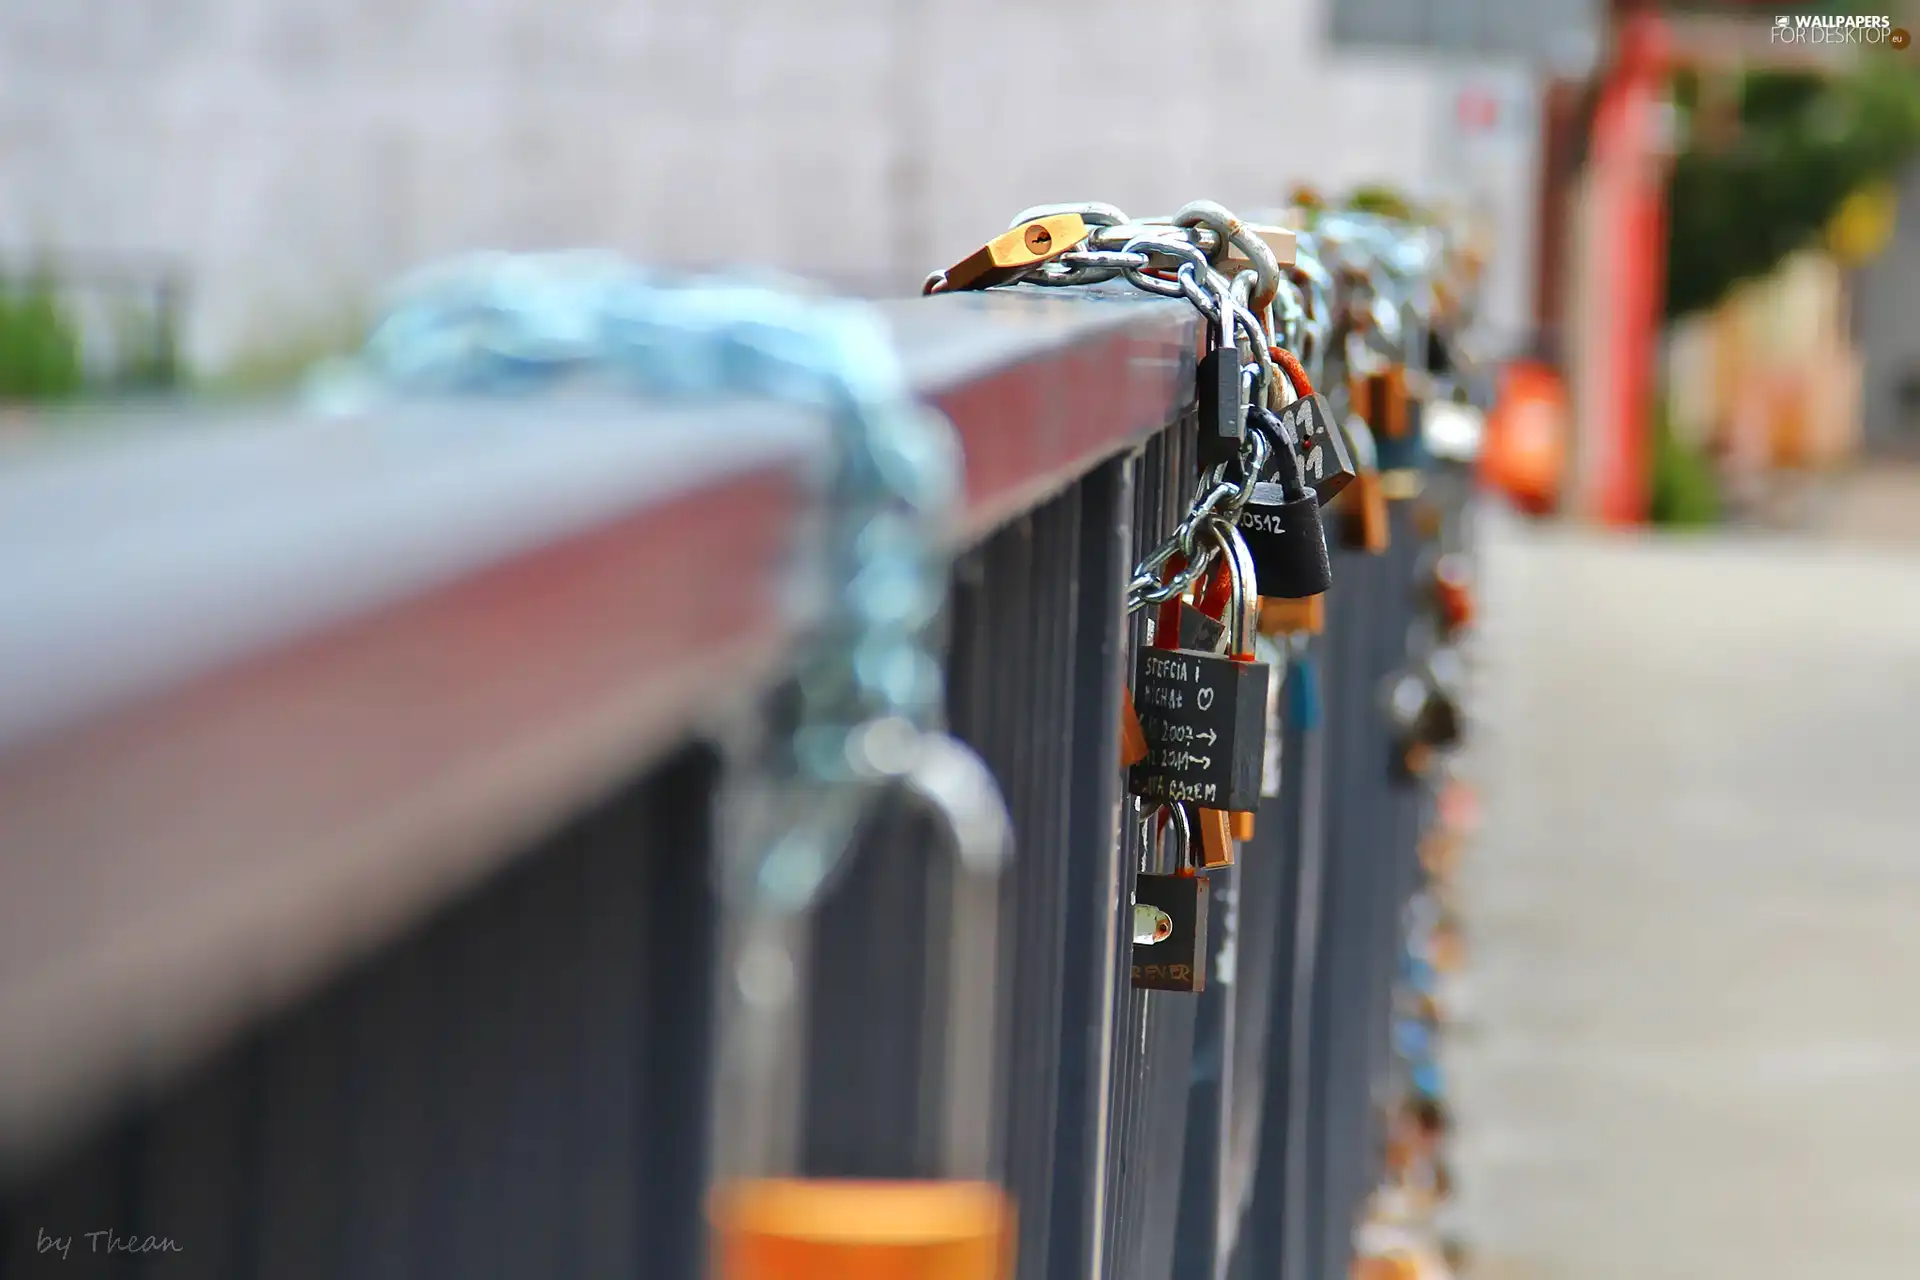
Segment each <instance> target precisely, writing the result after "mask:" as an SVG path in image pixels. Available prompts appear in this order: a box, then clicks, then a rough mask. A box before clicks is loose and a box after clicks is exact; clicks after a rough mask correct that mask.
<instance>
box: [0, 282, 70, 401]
mask: <svg viewBox="0 0 1920 1280" xmlns="http://www.w3.org/2000/svg"><path fill="white" fill-rule="evenodd" d="M81 380H82V371H81V365H80V335H79V333H78V331H77V330H76V329H75V327H74V324H73V321H72V320H71V319H70V318H69V317H68V316H67V314H66V312H65V311H64V310H63V309H62V308H61V306H60V302H59V298H58V295H57V292H56V288H55V284H54V280H53V277H52V276H51V274H49V273H46V272H36V273H35V274H34V275H33V277H32V278H30V279H28V280H25V281H22V282H9V281H5V280H0V401H6V400H12V401H22V400H25V401H43V400H65V399H68V398H70V397H72V396H75V395H77V394H79V392H80V386H81Z"/></svg>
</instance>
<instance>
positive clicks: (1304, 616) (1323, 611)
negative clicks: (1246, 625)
mask: <svg viewBox="0 0 1920 1280" xmlns="http://www.w3.org/2000/svg"><path fill="white" fill-rule="evenodd" d="M1326 629H1327V597H1326V594H1325V593H1324V592H1322V593H1321V594H1320V595H1317V596H1303V597H1301V598H1300V599H1298V600H1273V599H1268V598H1266V597H1262V598H1261V600H1260V634H1261V635H1266V636H1284V635H1292V634H1294V633H1295V632H1299V631H1304V632H1306V633H1307V634H1308V635H1312V636H1317V635H1320V634H1321V633H1323V632H1324V631H1326Z"/></svg>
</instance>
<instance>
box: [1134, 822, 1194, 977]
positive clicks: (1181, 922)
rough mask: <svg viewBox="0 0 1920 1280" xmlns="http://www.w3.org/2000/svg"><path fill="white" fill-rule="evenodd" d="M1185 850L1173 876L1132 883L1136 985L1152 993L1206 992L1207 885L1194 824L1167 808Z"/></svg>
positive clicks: (1143, 878)
mask: <svg viewBox="0 0 1920 1280" xmlns="http://www.w3.org/2000/svg"><path fill="white" fill-rule="evenodd" d="M1165 812H1167V813H1168V814H1169V815H1171V818H1172V821H1173V828H1174V832H1175V835H1176V837H1177V839H1178V840H1179V844H1180V853H1179V862H1178V869H1177V870H1176V871H1175V872H1174V873H1173V874H1171V875H1157V874H1153V873H1150V872H1141V873H1139V874H1138V875H1136V876H1134V878H1133V985H1134V986H1135V987H1138V988H1141V989H1144V990H1148V991H1185V992H1196V993H1197V992H1200V991H1204V990H1206V986H1207V880H1206V877H1205V876H1202V875H1198V874H1196V873H1195V871H1194V866H1193V820H1192V819H1191V818H1190V817H1189V816H1188V814H1187V811H1186V806H1184V805H1178V804H1176V805H1168V806H1167V807H1166V809H1165Z"/></svg>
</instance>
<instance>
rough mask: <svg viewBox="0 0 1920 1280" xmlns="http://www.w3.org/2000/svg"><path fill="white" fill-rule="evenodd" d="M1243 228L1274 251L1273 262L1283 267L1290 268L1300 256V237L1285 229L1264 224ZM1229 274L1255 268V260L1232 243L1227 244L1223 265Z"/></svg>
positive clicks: (1244, 225)
mask: <svg viewBox="0 0 1920 1280" xmlns="http://www.w3.org/2000/svg"><path fill="white" fill-rule="evenodd" d="M1241 225H1242V228H1243V229H1244V230H1247V231H1251V232H1252V233H1253V234H1254V235H1256V236H1258V237H1260V239H1261V240H1262V241H1264V242H1265V243H1266V246H1267V248H1269V249H1271V250H1273V260H1274V261H1275V262H1277V263H1279V264H1280V265H1281V266H1283V267H1290V266H1292V265H1293V264H1294V262H1295V261H1296V260H1297V259H1298V258H1299V256H1300V246H1299V237H1298V236H1297V235H1296V234H1295V233H1294V232H1292V231H1289V230H1288V229H1287V228H1285V227H1275V226H1268V225H1266V224H1264V223H1256V222H1248V223H1243V224H1241ZM1221 265H1222V266H1223V267H1225V269H1226V270H1227V272H1228V274H1230V275H1231V274H1237V273H1239V272H1241V271H1245V270H1247V269H1249V268H1250V267H1252V266H1253V260H1252V259H1250V258H1248V257H1247V255H1246V252H1245V251H1244V250H1242V249H1241V248H1240V246H1238V245H1236V244H1234V243H1233V242H1232V241H1228V243H1227V256H1226V261H1225V262H1224V263H1222V264H1221Z"/></svg>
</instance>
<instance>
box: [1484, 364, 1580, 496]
mask: <svg viewBox="0 0 1920 1280" xmlns="http://www.w3.org/2000/svg"><path fill="white" fill-rule="evenodd" d="M1568 426H1569V422H1568V407H1567V390H1566V387H1565V385H1564V384H1563V383H1562V382H1561V381H1560V375H1559V374H1557V373H1555V372H1554V371H1553V369H1552V368H1551V367H1549V366H1548V365H1545V364H1543V363H1540V362H1539V361H1535V360H1516V361H1515V362H1514V363H1512V364H1510V365H1508V366H1507V367H1506V369H1505V371H1504V372H1503V374H1502V376H1501V380H1500V394H1499V396H1498V398H1497V399H1496V401H1495V403H1494V406H1493V413H1492V414H1491V415H1490V416H1489V417H1488V419H1487V432H1486V439H1485V441H1484V443H1483V445H1482V448H1481V451H1480V482H1481V483H1482V484H1483V485H1486V486H1487V487H1489V488H1491V489H1495V490H1498V491H1499V492H1501V493H1504V494H1505V495H1506V496H1507V498H1508V499H1509V500H1510V501H1512V503H1513V504H1514V505H1515V506H1516V507H1518V508H1520V509H1521V510H1522V511H1526V512H1529V513H1531V514H1534V515H1543V514H1545V513H1547V512H1549V511H1552V510H1553V509H1554V508H1555V507H1556V506H1557V505H1559V501H1560V486H1561V479H1562V476H1563V474H1564V472H1565V468H1566V457H1567V434H1568Z"/></svg>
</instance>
